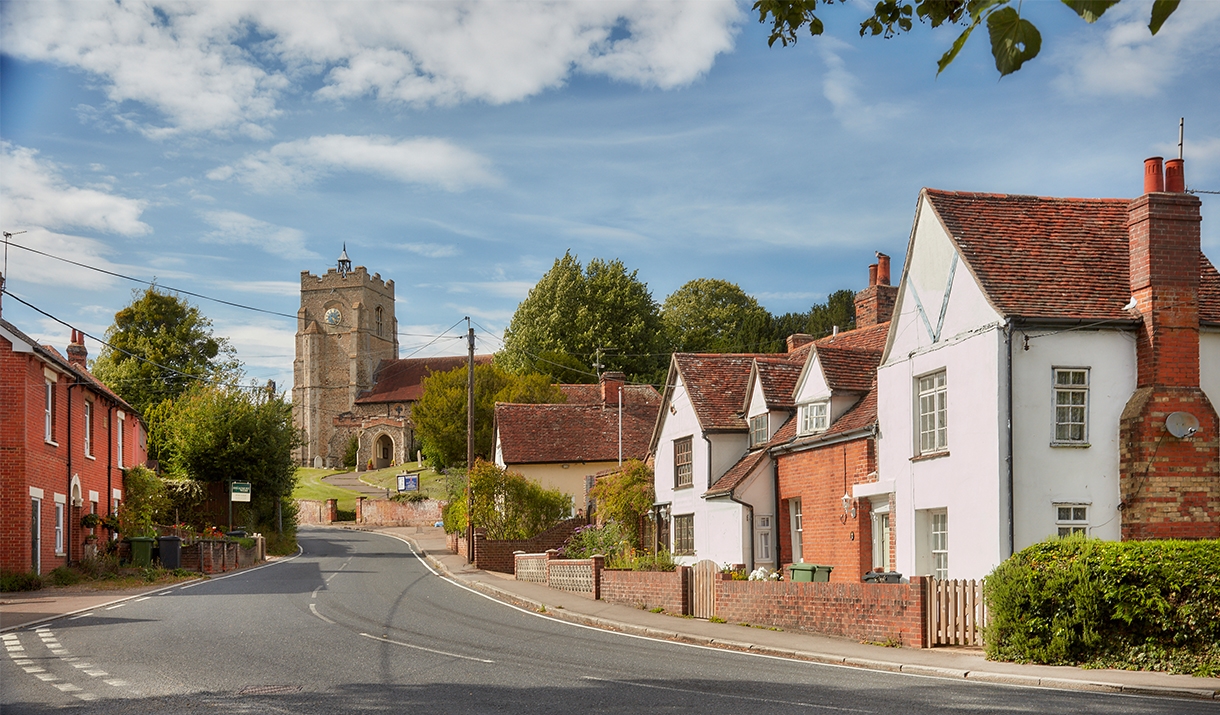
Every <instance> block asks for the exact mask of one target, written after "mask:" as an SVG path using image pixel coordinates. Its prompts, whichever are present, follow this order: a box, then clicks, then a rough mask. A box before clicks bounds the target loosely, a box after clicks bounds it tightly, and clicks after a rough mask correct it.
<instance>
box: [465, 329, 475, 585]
mask: <svg viewBox="0 0 1220 715" xmlns="http://www.w3.org/2000/svg"><path fill="white" fill-rule="evenodd" d="M473 469H474V328H472V327H470V316H466V561H467V562H472V561H474V482H473V480H472V479H471V478H470V477H471V471H472V470H473Z"/></svg>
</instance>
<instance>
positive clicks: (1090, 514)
mask: <svg viewBox="0 0 1220 715" xmlns="http://www.w3.org/2000/svg"><path fill="white" fill-rule="evenodd" d="M1157 161H1158V163H1157V165H1156V172H1158V173H1159V171H1160V165H1159V160H1157ZM1176 169H1177V172H1178V176H1179V177H1180V175H1181V165H1180V163H1179V164H1177V165H1176ZM1149 173H1150V174H1151V173H1152V172H1151V170H1150V172H1149ZM1163 188H1164V186H1163V184H1162V185H1161V186H1157V185H1156V184H1155V183H1153V184H1151V185H1150V187H1149V189H1148V191H1147V192H1146V194H1145V195H1144V196H1142V197H1140V198H1138V199H1135V200H1127V199H1057V198H1044V197H1032V196H1010V195H997V194H977V193H961V192H947V191H936V190H931V189H925V190H924V191H923V192H921V194H920V197H919V203H918V207H917V210H916V214H915V222H914V228H913V230H912V233H911V240H910V242H909V244H908V248H907V257H906V261H905V264H904V267H903V272H902V278H901V282H900V284H899V291H898V298H897V303H896V305H895V309H894V318H893V321H892V322H891V325H890V330H889V335H888V337H887V343H886V349H885V352H884V354H883V357H882V362H881V366H880V368H879V370H878V391H879V398H878V401H879V408H878V410H879V421H880V426H881V432H880V438H879V440H878V453H879V471H880V475H881V478H882V480H884V481H885V482H889V483H892V484H893V490H894V503H895V510H896V511H897V512H898V518H897V519H896V520H895V525H896V539H895V541H896V549H895V550H896V566H897V569H898V570H899V571H901V572H902V573H904V574H907V575H911V574H931V575H935V576H937V577H941V578H980V577H982V576H985V575H986V574H987V573H989V572H990V571H991V570H992V569H993V568H994V567H995V566H996V565H997V564H999V563H1000V562H1001V561H1003V560H1004V559H1005V558H1007V557H1008V556H1009V555H1010V554H1011V553H1013V552H1014V550H1020V549H1022V548H1024V547H1026V546H1028V545H1030V544H1033V543H1036V542H1038V541H1040V540H1042V539H1045V538H1047V537H1048V536H1054V535H1057V534H1069V533H1074V532H1084V533H1087V534H1089V535H1090V536H1094V537H1099V538H1103V539H1120V538H1149V537H1163V536H1183V537H1210V538H1215V537H1217V536H1220V479H1217V477H1220V442H1218V441H1217V436H1216V432H1217V429H1216V428H1217V426H1218V425H1217V418H1216V412H1215V409H1214V408H1213V407H1212V405H1214V404H1220V403H1217V400H1220V275H1218V274H1217V273H1216V270H1215V268H1214V267H1212V265H1211V263H1210V262H1209V261H1208V260H1207V258H1206V256H1204V255H1203V254H1202V253H1201V252H1200V248H1199V202H1198V199H1197V198H1195V197H1193V196H1189V195H1187V194H1185V193H1181V192H1182V190H1183V188H1184V184H1180V185H1177V186H1174V185H1171V187H1170V188H1171V191H1169V192H1166V191H1162V190H1161V189H1163ZM1173 189H1176V190H1173ZM1175 412H1181V413H1186V414H1187V415H1188V418H1182V419H1185V420H1186V421H1187V422H1188V423H1189V422H1190V421H1191V420H1194V423H1196V424H1198V425H1199V427H1198V429H1197V431H1196V432H1193V433H1191V434H1186V435H1181V436H1180V435H1177V434H1172V433H1170V431H1168V430H1167V420H1168V417H1169V415H1170V414H1171V413H1175Z"/></svg>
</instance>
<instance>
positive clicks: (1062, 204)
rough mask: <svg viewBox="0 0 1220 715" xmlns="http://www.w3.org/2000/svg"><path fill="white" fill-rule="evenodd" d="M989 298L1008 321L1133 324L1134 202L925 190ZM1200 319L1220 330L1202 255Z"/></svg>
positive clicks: (1218, 293) (1213, 276) (1218, 292)
mask: <svg viewBox="0 0 1220 715" xmlns="http://www.w3.org/2000/svg"><path fill="white" fill-rule="evenodd" d="M924 195H925V196H927V198H928V200H929V202H930V203H931V205H932V207H933V209H935V211H936V214H937V216H939V217H940V219H941V221H942V222H943V224H944V226H945V228H946V229H947V230H948V232H949V235H950V236H951V237H952V239H953V241H954V243H955V244H956V245H957V246H958V248H959V249H960V250H961V254H962V257H963V258H964V259H965V260H966V263H967V264H968V265H969V267H970V269H971V271H972V272H973V273H974V275H975V276H976V277H977V278H978V280H979V283H980V284H981V285H982V288H983V290H984V292H986V294H987V296H988V297H989V298H990V299H991V301H992V303H993V304H994V305H995V307H996V308H997V309H998V310H999V311H1000V313H1001V314H1003V315H1005V316H1006V317H1023V318H1059V319H1062V318H1067V319H1078V320H1130V319H1132V315H1131V314H1129V313H1128V312H1127V311H1125V310H1123V306H1124V305H1126V304H1127V302H1128V301H1129V300H1130V297H1131V288H1130V280H1129V276H1128V257H1129V256H1128V245H1127V241H1128V233H1127V208H1128V206H1129V204H1130V203H1131V202H1130V201H1129V200H1128V199H1061V198H1048V197H1042V196H1015V195H1007V194H980V193H968V192H956V191H939V190H936V189H924ZM1199 270H1200V278H1201V280H1200V286H1199V293H1200V295H1199V314H1200V315H1199V317H1200V320H1202V321H1203V322H1205V323H1218V322H1220V275H1217V273H1216V269H1215V268H1214V267H1213V266H1212V265H1211V262H1210V261H1208V260H1207V257H1206V256H1205V255H1203V254H1202V253H1200V254H1199Z"/></svg>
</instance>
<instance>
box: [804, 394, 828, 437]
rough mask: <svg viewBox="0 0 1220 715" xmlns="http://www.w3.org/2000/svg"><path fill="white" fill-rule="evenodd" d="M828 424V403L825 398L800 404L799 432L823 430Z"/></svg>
mask: <svg viewBox="0 0 1220 715" xmlns="http://www.w3.org/2000/svg"><path fill="white" fill-rule="evenodd" d="M829 426H830V403H829V402H828V401H826V400H822V401H821V402H811V403H809V404H808V405H801V434H813V433H814V432H824V431H825V430H826V428H827V427H829Z"/></svg>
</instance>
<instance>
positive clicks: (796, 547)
mask: <svg viewBox="0 0 1220 715" xmlns="http://www.w3.org/2000/svg"><path fill="white" fill-rule="evenodd" d="M788 522H789V526H790V527H791V529H792V563H794V564H799V563H802V559H803V558H804V556H803V555H804V544H803V543H802V540H803V539H804V534H805V525H804V523H803V522H802V519H801V500H800V499H789V500H788Z"/></svg>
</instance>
